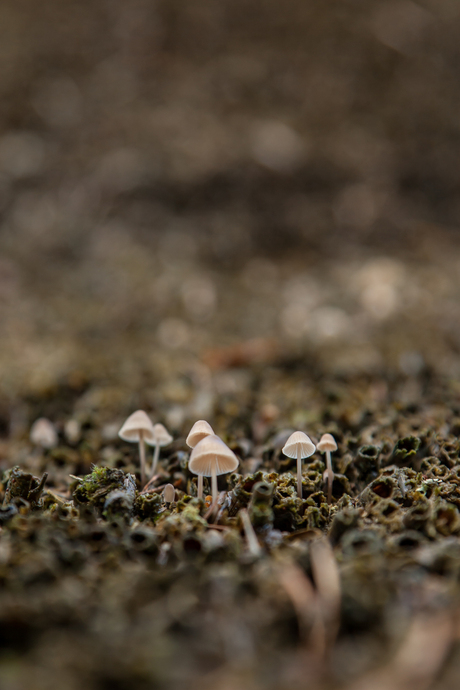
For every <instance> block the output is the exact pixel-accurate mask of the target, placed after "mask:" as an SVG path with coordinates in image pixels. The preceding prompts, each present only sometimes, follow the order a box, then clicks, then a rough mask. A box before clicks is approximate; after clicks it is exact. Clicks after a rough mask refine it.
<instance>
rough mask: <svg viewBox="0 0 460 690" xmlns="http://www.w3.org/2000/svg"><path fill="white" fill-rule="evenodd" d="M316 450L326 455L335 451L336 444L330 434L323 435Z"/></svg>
mask: <svg viewBox="0 0 460 690" xmlns="http://www.w3.org/2000/svg"><path fill="white" fill-rule="evenodd" d="M316 448H317V450H319V452H320V453H326V452H327V451H329V452H330V453H333V452H334V451H335V450H337V443H336V442H335V438H334V437H333V435H332V434H323V435H322V436H321V438H320V440H319V443H318V445H317V446H316Z"/></svg>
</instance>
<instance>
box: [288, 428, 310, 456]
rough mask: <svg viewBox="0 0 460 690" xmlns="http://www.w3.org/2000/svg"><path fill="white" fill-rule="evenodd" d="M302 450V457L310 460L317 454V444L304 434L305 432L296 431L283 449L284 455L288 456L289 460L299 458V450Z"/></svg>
mask: <svg viewBox="0 0 460 690" xmlns="http://www.w3.org/2000/svg"><path fill="white" fill-rule="evenodd" d="M298 448H300V457H301V458H308V457H310V455H313V453H314V452H315V450H316V448H315V444H314V443H312V440H311V439H310V438H309V437H308V436H307V434H304V433H303V431H294V433H293V434H291V435H290V436H289V438H288V440H287V441H286V444H285V446H284V448H283V453H284V454H285V455H287V456H288V458H296V457H297V449H298Z"/></svg>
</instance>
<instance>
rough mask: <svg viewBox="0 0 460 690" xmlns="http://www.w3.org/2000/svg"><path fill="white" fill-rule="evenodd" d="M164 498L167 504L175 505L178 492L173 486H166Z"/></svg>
mask: <svg viewBox="0 0 460 690" xmlns="http://www.w3.org/2000/svg"><path fill="white" fill-rule="evenodd" d="M163 498H164V501H165V503H173V502H174V499H175V498H176V490H175V488H174V487H173V485H172V484H166V486H165V488H164V489H163Z"/></svg>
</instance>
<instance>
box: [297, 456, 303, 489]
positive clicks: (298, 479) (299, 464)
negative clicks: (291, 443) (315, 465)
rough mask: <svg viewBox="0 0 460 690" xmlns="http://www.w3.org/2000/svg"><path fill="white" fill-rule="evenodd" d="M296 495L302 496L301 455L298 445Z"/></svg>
mask: <svg viewBox="0 0 460 690" xmlns="http://www.w3.org/2000/svg"><path fill="white" fill-rule="evenodd" d="M297 495H298V497H299V498H302V455H301V452H300V447H299V448H297Z"/></svg>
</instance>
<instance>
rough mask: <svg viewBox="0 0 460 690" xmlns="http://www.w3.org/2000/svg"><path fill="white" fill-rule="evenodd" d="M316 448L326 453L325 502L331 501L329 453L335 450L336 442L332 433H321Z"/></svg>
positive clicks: (332, 475)
mask: <svg viewBox="0 0 460 690" xmlns="http://www.w3.org/2000/svg"><path fill="white" fill-rule="evenodd" d="M316 448H317V449H318V450H319V452H320V453H326V464H327V470H326V471H327V502H328V503H331V502H332V482H333V481H334V470H333V469H332V460H331V453H333V452H334V451H336V450H337V443H336V442H335V438H334V437H333V436H332V434H323V435H322V436H321V438H320V441H319V443H318V445H317V446H316Z"/></svg>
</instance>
